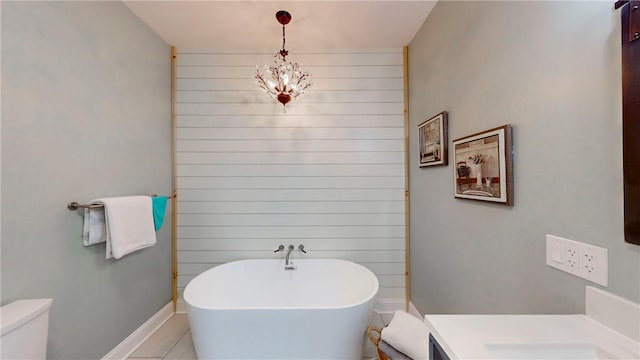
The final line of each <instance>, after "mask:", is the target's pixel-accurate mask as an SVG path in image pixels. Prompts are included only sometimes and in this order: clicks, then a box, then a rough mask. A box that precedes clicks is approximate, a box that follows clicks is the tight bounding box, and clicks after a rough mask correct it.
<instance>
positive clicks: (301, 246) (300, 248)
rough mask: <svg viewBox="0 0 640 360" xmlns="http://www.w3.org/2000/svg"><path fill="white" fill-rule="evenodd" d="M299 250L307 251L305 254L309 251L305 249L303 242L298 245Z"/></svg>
mask: <svg viewBox="0 0 640 360" xmlns="http://www.w3.org/2000/svg"><path fill="white" fill-rule="evenodd" d="M298 250H300V251H302V252H303V253H305V254H306V253H307V252H306V251H305V250H304V245H302V244H300V245H298Z"/></svg>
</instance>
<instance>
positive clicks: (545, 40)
mask: <svg viewBox="0 0 640 360" xmlns="http://www.w3.org/2000/svg"><path fill="white" fill-rule="evenodd" d="M612 7H613V2H611V1H604V2H503V1H501V2H484V1H482V2H460V1H453V2H450V1H444V2H439V3H438V4H437V5H436V7H435V9H434V11H433V12H432V13H431V15H430V16H429V17H428V19H427V20H426V22H425V23H424V25H423V26H422V28H421V30H420V31H419V33H418V34H417V35H416V37H415V38H414V39H413V41H412V42H411V44H410V46H409V89H410V128H409V130H410V150H411V151H410V163H409V164H410V186H411V198H410V200H411V274H412V278H411V300H412V302H413V303H414V304H415V305H416V306H417V307H418V309H419V310H420V311H421V312H424V313H582V312H583V311H584V286H585V285H587V284H590V283H589V282H587V281H584V280H582V279H580V278H577V277H574V276H572V275H569V274H567V273H564V272H560V271H558V270H555V269H552V268H551V267H548V266H546V265H545V234H554V235H558V236H561V237H566V238H570V239H574V240H578V241H583V242H587V243H591V244H594V245H598V246H603V247H606V248H608V249H609V287H608V288H607V290H608V291H610V292H613V293H615V294H618V295H620V296H623V297H625V298H628V299H631V300H633V301H636V302H638V301H640V246H635V245H630V244H626V243H625V242H624V237H623V191H622V181H623V180H622V110H621V104H622V100H621V65H620V51H621V50H620V20H619V13H618V12H617V11H613V9H612ZM444 110H446V111H448V112H449V145H451V140H453V139H457V138H460V137H464V136H466V135H470V134H473V133H476V132H479V131H482V130H486V129H491V128H494V127H497V126H501V125H504V124H512V125H513V134H514V177H515V206H513V207H505V206H500V205H495V204H489V203H482V202H476V201H470V200H460V199H454V198H453V177H454V175H453V172H454V166H455V165H454V164H452V162H453V161H452V154H451V152H450V153H449V163H450V164H449V166H447V167H437V168H425V169H419V168H418V165H417V164H418V156H417V149H418V144H417V131H416V126H417V125H418V124H419V123H421V122H422V121H424V120H426V119H427V118H429V117H431V116H433V115H435V114H437V113H439V112H441V111H444Z"/></svg>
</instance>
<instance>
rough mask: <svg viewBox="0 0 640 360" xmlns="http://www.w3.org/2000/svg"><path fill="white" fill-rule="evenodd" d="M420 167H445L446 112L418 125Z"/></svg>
mask: <svg viewBox="0 0 640 360" xmlns="http://www.w3.org/2000/svg"><path fill="white" fill-rule="evenodd" d="M418 137H419V139H418V144H419V147H420V167H425V166H436V165H447V158H448V156H447V141H448V140H447V112H446V111H443V112H441V113H440V114H438V115H436V116H434V117H432V118H431V119H429V120H427V121H425V122H423V123H422V124H420V125H418Z"/></svg>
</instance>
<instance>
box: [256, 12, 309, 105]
mask: <svg viewBox="0 0 640 360" xmlns="http://www.w3.org/2000/svg"><path fill="white" fill-rule="evenodd" d="M276 19H278V22H279V23H280V24H282V50H280V51H278V52H277V53H276V55H275V56H274V61H273V65H271V66H269V65H264V66H262V69H261V68H260V66H258V70H257V73H256V80H257V82H258V86H259V87H260V89H262V91H264V92H266V93H267V94H269V96H271V97H272V98H273V99H275V100H278V101H279V102H281V103H282V106H283V109H284V107H285V106H286V105H287V103H288V102H289V101H291V99H296V98H298V96H300V95H302V94H304V91H305V90H307V89H308V88H309V87H310V86H311V80H310V79H309V73H308V72H306V71H304V72H303V71H302V70H300V66H299V65H298V64H297V63H292V62H289V61H287V59H286V56H287V55H289V52H288V51H287V50H285V48H284V44H285V36H284V26H285V25H287V24H288V23H289V22H290V21H291V14H289V12H287V11H285V10H280V11H278V12H277V13H276ZM284 111H286V109H284Z"/></svg>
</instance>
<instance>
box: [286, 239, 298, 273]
mask: <svg viewBox="0 0 640 360" xmlns="http://www.w3.org/2000/svg"><path fill="white" fill-rule="evenodd" d="M293 249H294V247H293V245H289V249H288V250H287V257H286V258H285V261H284V269H285V270H295V269H296V267H295V265H293V264H290V263H289V257H290V256H291V252H292V251H293Z"/></svg>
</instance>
